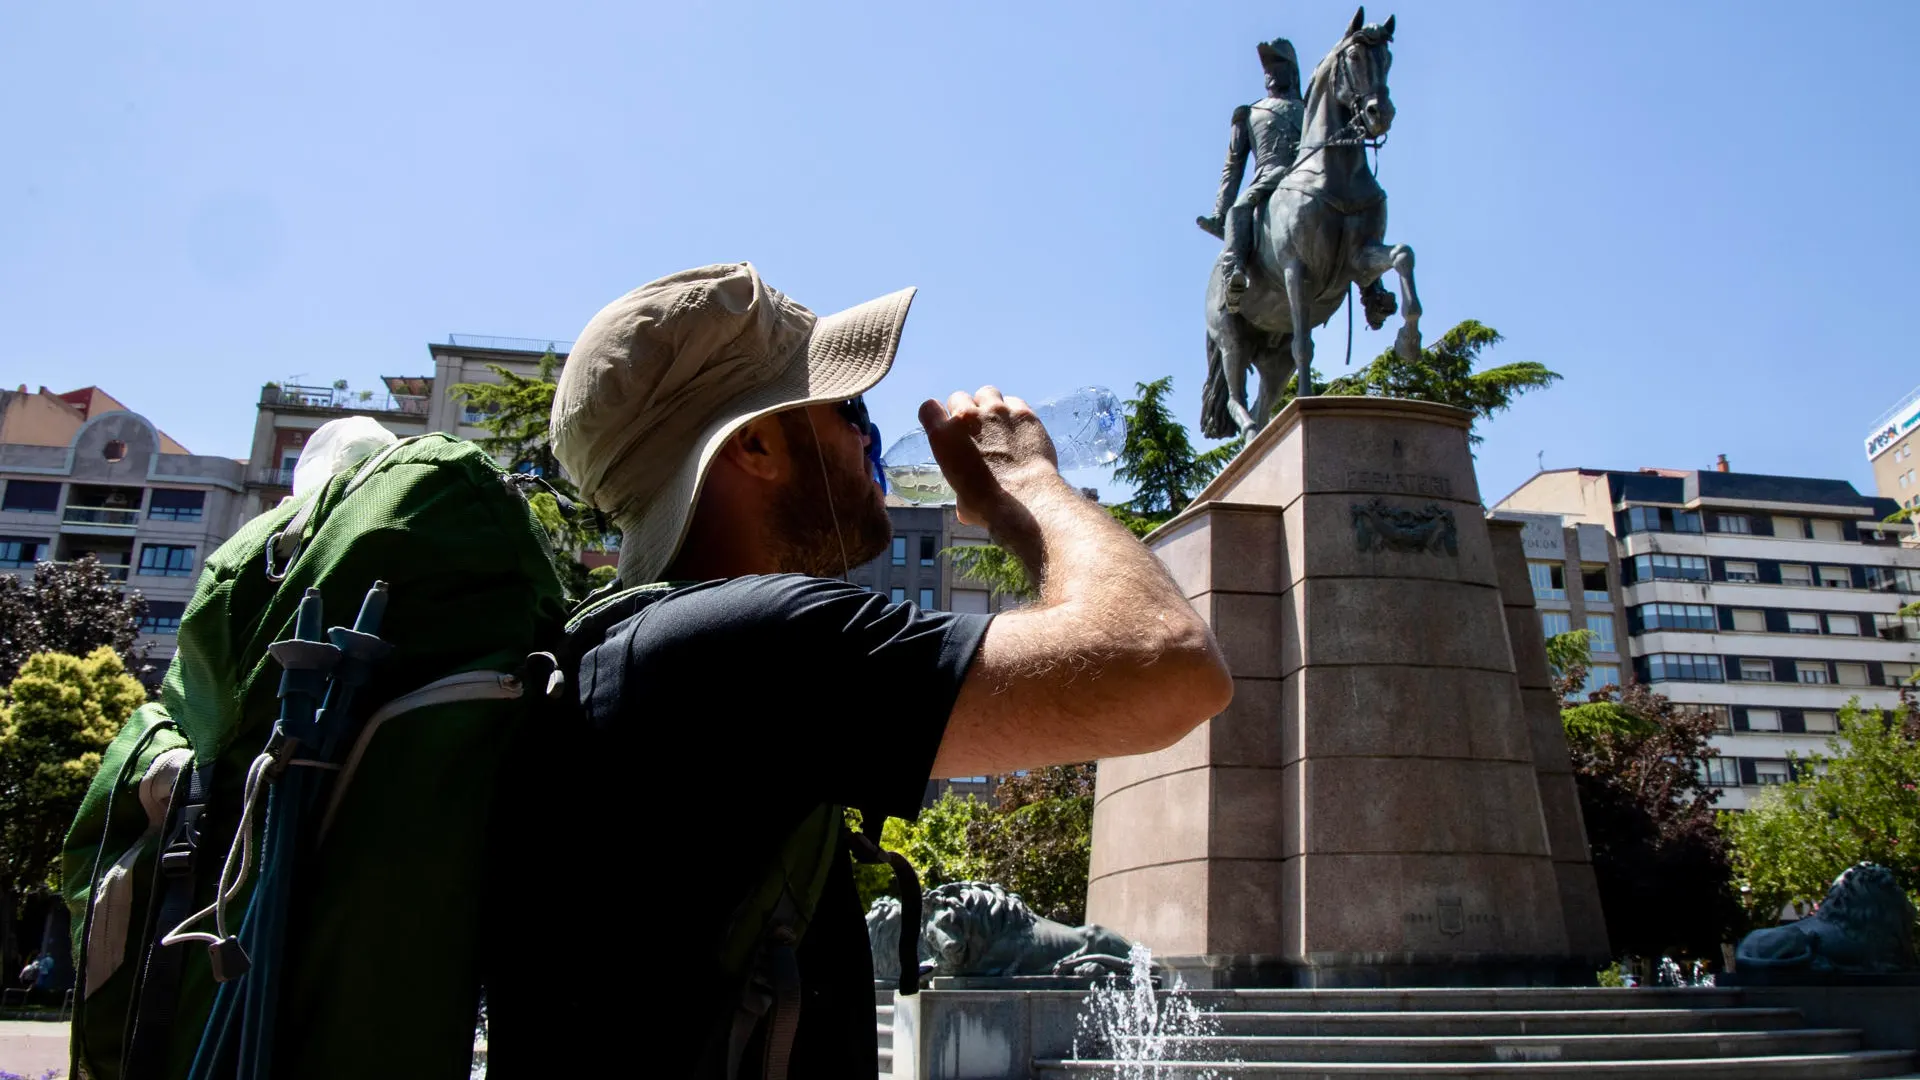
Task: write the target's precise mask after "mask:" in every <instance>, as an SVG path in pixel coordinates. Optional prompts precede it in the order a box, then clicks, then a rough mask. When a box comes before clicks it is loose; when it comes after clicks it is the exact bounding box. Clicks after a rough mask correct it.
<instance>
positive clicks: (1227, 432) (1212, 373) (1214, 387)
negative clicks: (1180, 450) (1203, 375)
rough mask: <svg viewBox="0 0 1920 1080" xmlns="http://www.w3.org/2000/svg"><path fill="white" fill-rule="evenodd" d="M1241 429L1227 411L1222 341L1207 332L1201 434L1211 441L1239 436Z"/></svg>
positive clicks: (1225, 373) (1201, 392) (1201, 406)
mask: <svg viewBox="0 0 1920 1080" xmlns="http://www.w3.org/2000/svg"><path fill="white" fill-rule="evenodd" d="M1239 433H1240V428H1239V426H1238V425H1237V424H1235V423H1234V422H1233V414H1232V413H1230V412H1228V411H1227V368H1226V363H1225V361H1224V360H1223V359H1222V358H1221V356H1220V341H1219V339H1217V338H1215V337H1214V336H1213V332H1212V331H1208V332H1207V382H1206V386H1205V387H1204V388H1202V389H1201V391H1200V434H1202V435H1205V436H1206V437H1207V438H1209V439H1225V438H1230V437H1231V436H1234V435H1238V434H1239Z"/></svg>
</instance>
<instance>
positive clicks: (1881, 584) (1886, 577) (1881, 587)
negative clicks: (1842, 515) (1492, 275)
mask: <svg viewBox="0 0 1920 1080" xmlns="http://www.w3.org/2000/svg"><path fill="white" fill-rule="evenodd" d="M14 483H19V481H18V480H16V481H14ZM1865 569H1866V571H1867V575H1866V576H1867V588H1869V589H1872V590H1874V591H1875V592H1903V593H1915V592H1920V570H1909V569H1907V568H1906V567H1904V566H1869V567H1866V568H1865Z"/></svg>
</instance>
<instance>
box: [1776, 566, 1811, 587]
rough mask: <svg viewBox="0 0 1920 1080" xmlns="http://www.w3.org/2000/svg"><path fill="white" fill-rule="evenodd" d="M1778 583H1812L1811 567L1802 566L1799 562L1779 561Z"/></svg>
mask: <svg viewBox="0 0 1920 1080" xmlns="http://www.w3.org/2000/svg"><path fill="white" fill-rule="evenodd" d="M1780 584H1782V585H1811V584H1813V567H1811V566H1803V565H1801V564H1800V563H1784V562H1783V563H1781V564H1780Z"/></svg>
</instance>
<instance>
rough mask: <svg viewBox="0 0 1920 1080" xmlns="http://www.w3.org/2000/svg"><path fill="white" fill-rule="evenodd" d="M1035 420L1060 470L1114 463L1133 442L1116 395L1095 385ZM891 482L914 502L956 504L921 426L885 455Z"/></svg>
mask: <svg viewBox="0 0 1920 1080" xmlns="http://www.w3.org/2000/svg"><path fill="white" fill-rule="evenodd" d="M1033 412H1034V415H1035V416H1038V417H1039V418H1040V423H1041V425H1042V426H1043V427H1045V428H1046V429H1047V435H1048V436H1049V437H1050V438H1052V439H1053V451H1054V454H1055V456H1056V457H1058V458H1059V459H1060V468H1061V469H1062V470H1063V471H1064V470H1069V469H1086V468H1094V467H1097V466H1101V465H1111V464H1113V462H1114V461H1116V460H1118V459H1119V457H1120V450H1121V448H1122V447H1124V446H1125V445H1126V442H1127V421H1126V418H1125V417H1124V416H1123V415H1122V414H1121V411H1120V399H1119V398H1118V397H1115V396H1114V393H1113V391H1111V390H1108V389H1105V388H1104V387H1099V386H1089V387H1085V388H1083V389H1080V390H1076V391H1074V392H1073V393H1071V394H1066V395H1063V396H1061V397H1057V398H1049V399H1048V400H1046V401H1043V402H1041V403H1040V404H1038V405H1035V406H1034V407H1033ZM881 462H882V464H883V465H884V467H885V469H886V473H887V483H888V484H889V485H890V486H892V488H893V492H894V494H896V495H898V496H900V497H901V498H902V499H905V500H906V501H907V502H911V503H950V502H953V501H954V494H953V489H952V488H951V487H948V486H947V481H946V478H945V477H943V476H941V475H940V465H939V463H938V462H936V461H934V459H933V447H932V446H931V445H930V444H929V443H928V442H927V433H926V432H925V431H922V430H920V429H919V428H915V429H913V430H912V431H910V432H908V433H907V434H905V435H902V436H901V437H900V438H899V439H897V440H895V442H894V444H893V445H892V446H889V447H887V452H886V453H885V454H884V455H882V456H881Z"/></svg>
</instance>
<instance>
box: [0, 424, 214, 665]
mask: <svg viewBox="0 0 1920 1080" xmlns="http://www.w3.org/2000/svg"><path fill="white" fill-rule="evenodd" d="M245 475H246V470H245V466H244V464H243V463H241V462H238V461H234V460H232V459H230V458H219V457H203V456H200V455H198V454H192V453H188V452H187V449H186V448H185V447H183V446H181V445H180V444H179V443H177V442H175V441H174V440H173V439H171V438H169V437H168V436H167V435H166V434H165V433H163V432H161V431H160V430H159V428H157V427H155V426H154V425H153V423H152V422H151V421H149V420H148V419H147V418H146V417H144V416H141V415H140V414H139V413H135V412H131V411H128V410H127V408H126V406H124V405H122V404H120V403H119V402H118V401H115V400H114V399H113V398H111V397H110V396H108V395H107V394H106V393H105V392H103V391H100V390H99V389H97V388H94V387H89V388H87V389H85V390H76V391H73V392H71V393H68V394H54V393H52V392H50V391H48V390H47V389H46V388H45V387H42V388H41V389H40V391H39V392H38V393H35V394H30V393H28V392H27V390H26V388H25V387H21V388H20V389H19V390H17V391H4V392H0V573H9V574H13V575H16V576H22V577H27V576H31V575H32V574H33V571H34V566H35V565H36V564H37V563H41V562H71V561H74V560H78V559H80V558H83V557H85V556H88V555H91V556H93V557H94V558H95V559H97V560H98V561H99V562H100V563H101V564H102V565H103V566H105V567H106V568H107V572H108V574H109V575H111V576H112V577H113V578H114V579H115V580H118V581H124V582H126V583H127V587H128V588H129V589H132V590H137V591H138V592H139V593H140V594H141V595H142V596H144V597H145V598H146V601H147V610H146V615H145V617H144V618H143V619H142V621H141V624H140V628H139V629H140V639H139V640H140V641H141V642H143V643H145V644H146V645H147V647H148V650H149V651H148V656H149V659H150V660H151V661H152V665H153V666H152V670H151V671H149V672H147V673H146V676H145V681H147V682H148V683H149V684H150V685H151V684H153V683H156V682H157V681H158V679H159V677H160V676H161V675H162V674H164V673H165V671H166V666H167V662H168V661H169V660H170V659H172V657H173V653H174V648H175V646H176V643H177V636H176V635H177V634H178V632H179V629H180V616H181V614H182V613H183V612H184V611H185V610H186V606H187V601H188V600H189V599H190V598H191V597H192V596H193V587H194V582H195V581H196V580H197V579H198V578H199V575H200V565H201V563H202V562H203V561H204V560H205V558H206V556H207V553H209V552H211V551H212V550H213V549H215V548H217V547H219V546H220V545H221V544H222V543H224V542H225V541H226V539H227V537H229V536H231V535H232V534H233V530H234V529H235V527H236V526H237V523H238V521H239V520H240V508H241V503H242V498H243V494H244V492H245V484H244V481H245Z"/></svg>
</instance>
